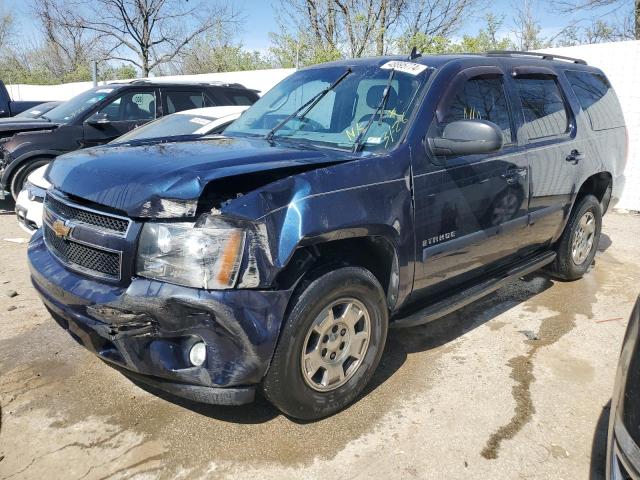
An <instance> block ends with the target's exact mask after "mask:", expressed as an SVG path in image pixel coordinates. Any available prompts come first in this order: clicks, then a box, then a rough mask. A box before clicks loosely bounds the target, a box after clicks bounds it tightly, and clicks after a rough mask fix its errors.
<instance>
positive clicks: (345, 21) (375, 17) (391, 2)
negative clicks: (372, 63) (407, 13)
mask: <svg viewBox="0 0 640 480" xmlns="http://www.w3.org/2000/svg"><path fill="white" fill-rule="evenodd" d="M410 1H415V0H281V10H282V12H281V17H283V18H284V19H285V21H284V22H281V23H284V24H285V25H283V26H282V27H283V28H282V29H281V30H287V27H288V26H290V24H293V26H294V30H295V31H296V34H298V35H299V36H305V35H308V34H310V35H311V37H312V38H313V41H314V43H315V47H316V48H317V49H318V50H320V51H324V52H335V51H339V52H341V53H342V55H343V56H346V57H352V58H353V57H361V56H363V55H365V54H369V53H371V54H373V53H375V54H378V55H382V54H384V53H386V52H387V50H388V47H389V45H390V42H389V37H390V36H391V34H392V33H393V30H394V29H395V28H397V27H398V26H399V24H400V20H401V19H402V16H403V12H404V8H405V7H406V5H407V4H408V3H409V2H410ZM286 24H289V25H286Z"/></svg>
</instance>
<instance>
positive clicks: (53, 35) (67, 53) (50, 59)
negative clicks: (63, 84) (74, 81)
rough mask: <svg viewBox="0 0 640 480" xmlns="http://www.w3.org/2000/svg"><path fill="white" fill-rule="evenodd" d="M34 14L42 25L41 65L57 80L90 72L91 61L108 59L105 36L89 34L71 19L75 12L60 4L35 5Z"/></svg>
mask: <svg viewBox="0 0 640 480" xmlns="http://www.w3.org/2000/svg"><path fill="white" fill-rule="evenodd" d="M31 11H32V14H33V16H34V17H35V18H36V19H37V20H38V22H39V24H40V30H41V32H42V36H43V45H42V46H41V47H40V48H39V50H40V52H41V54H42V55H41V59H40V63H42V64H44V66H45V68H47V69H48V70H50V71H51V72H52V73H53V74H54V76H56V77H62V76H64V75H65V74H66V73H70V72H77V71H79V70H81V69H86V70H88V69H89V64H90V62H91V60H97V59H102V58H105V57H107V56H108V55H109V53H110V52H109V50H105V49H104V45H105V43H104V42H103V41H102V40H103V38H104V36H105V35H104V34H99V33H96V32H92V31H88V30H86V29H85V28H83V27H81V26H79V25H77V24H76V23H74V22H69V21H68V19H69V18H72V17H73V11H72V10H71V9H70V7H69V6H68V5H66V4H65V3H63V2H60V1H57V0H37V1H32V3H31Z"/></svg>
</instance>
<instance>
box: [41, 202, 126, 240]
mask: <svg viewBox="0 0 640 480" xmlns="http://www.w3.org/2000/svg"><path fill="white" fill-rule="evenodd" d="M47 206H48V207H49V208H50V209H51V210H53V211H54V212H56V213H57V214H59V215H60V216H62V217H64V218H65V219H67V220H71V221H74V222H76V223H78V222H79V223H84V224H86V225H92V226H94V227H97V228H99V229H101V230H107V231H111V232H117V233H119V234H125V233H126V232H127V229H128V228H129V223H130V222H129V220H128V219H126V218H121V217H115V216H113V215H107V214H103V213H99V212H96V211H94V210H87V209H84V208H76V207H73V206H71V205H68V204H66V203H63V202H62V201H60V200H58V199H57V198H55V197H54V196H52V195H47Z"/></svg>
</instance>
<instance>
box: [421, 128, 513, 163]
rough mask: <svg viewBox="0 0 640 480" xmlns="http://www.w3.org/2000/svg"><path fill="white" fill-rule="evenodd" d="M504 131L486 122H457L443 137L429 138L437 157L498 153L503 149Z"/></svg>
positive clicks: (445, 129) (446, 130)
mask: <svg viewBox="0 0 640 480" xmlns="http://www.w3.org/2000/svg"><path fill="white" fill-rule="evenodd" d="M502 142H503V140H502V130H500V127H498V126H497V125H496V124H495V123H492V122H488V121H486V120H456V121H455V122H451V123H449V124H447V125H446V126H445V127H444V131H443V132H442V136H440V137H434V138H429V147H430V148H431V151H432V152H433V154H434V155H436V156H455V155H472V154H478V153H491V152H497V151H498V150H500V149H501V148H502Z"/></svg>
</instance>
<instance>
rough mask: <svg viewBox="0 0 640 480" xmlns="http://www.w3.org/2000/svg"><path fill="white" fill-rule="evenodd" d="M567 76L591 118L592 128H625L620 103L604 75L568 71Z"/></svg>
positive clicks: (583, 108)
mask: <svg viewBox="0 0 640 480" xmlns="http://www.w3.org/2000/svg"><path fill="white" fill-rule="evenodd" d="M566 75H567V79H568V80H569V83H570V84H571V87H572V88H573V91H574V92H575V94H576V96H577V97H578V101H579V102H580V106H581V107H582V110H584V111H585V112H587V115H588V116H589V121H590V122H591V128H593V129H594V130H606V129H608V128H616V127H622V126H624V117H623V115H622V109H621V108H620V102H619V101H618V97H617V96H616V94H615V92H614V91H613V88H611V84H610V83H609V81H608V80H607V78H606V77H605V76H604V75H601V74H599V73H589V72H577V71H567V72H566Z"/></svg>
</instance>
